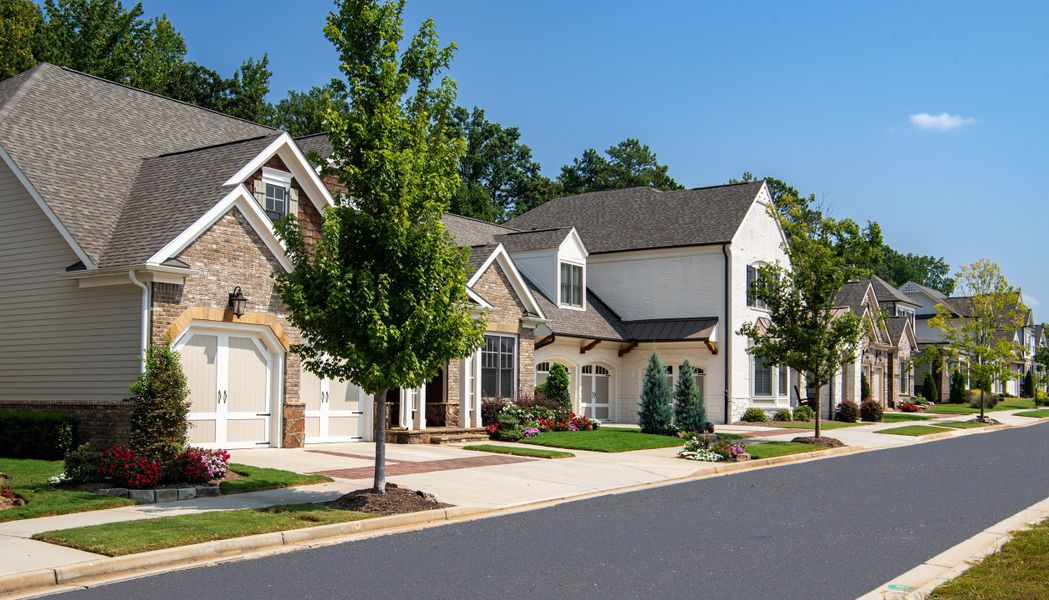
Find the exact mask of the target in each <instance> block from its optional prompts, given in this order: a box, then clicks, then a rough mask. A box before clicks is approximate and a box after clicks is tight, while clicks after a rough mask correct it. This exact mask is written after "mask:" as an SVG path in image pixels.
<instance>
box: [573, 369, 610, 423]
mask: <svg viewBox="0 0 1049 600" xmlns="http://www.w3.org/2000/svg"><path fill="white" fill-rule="evenodd" d="M582 379H583V381H582V392H583V394H582V398H581V402H580V409H581V410H582V413H583V414H584V415H586V416H587V417H590V418H591V419H597V420H599V421H607V420H608V419H609V418H611V417H610V415H611V411H610V408H611V403H610V396H611V390H610V385H611V378H610V377H609V372H608V369H606V368H604V367H602V366H601V365H586V366H584V367H583V369H582Z"/></svg>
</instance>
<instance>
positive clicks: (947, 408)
mask: <svg viewBox="0 0 1049 600" xmlns="http://www.w3.org/2000/svg"><path fill="white" fill-rule="evenodd" d="M1033 408H1035V405H1034V399H1033V398H1006V399H1004V400H1002V401H1001V402H999V403H998V404H997V405H996V406H995V407H994V408H987V409H985V411H984V412H997V411H1000V410H1018V409H1033ZM926 412H930V413H934V414H939V415H978V414H980V409H979V408H973V407H971V406H969V404H968V403H965V404H937V405H936V406H934V407H932V408H930V409H929V410H928V411H926Z"/></svg>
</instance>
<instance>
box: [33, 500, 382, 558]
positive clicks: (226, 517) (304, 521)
mask: <svg viewBox="0 0 1049 600" xmlns="http://www.w3.org/2000/svg"><path fill="white" fill-rule="evenodd" d="M372 516H374V515H369V514H365V513H361V512H354V511H348V510H337V509H334V508H328V507H325V506H320V505H317V504H291V505H288V506H271V507H269V508H262V509H258V510H255V509H247V508H245V509H240V510H227V511H215V512H206V513H199V514H194V515H181V516H177V517H160V518H157V519H143V520H141V521H128V522H124V523H109V524H106V525H93V526H90V527H77V528H75V529H63V530H60V531H46V532H44V533H38V534H36V535H34V536H33V539H35V540H41V541H44V542H50V543H52V544H58V545H60V546H68V547H70V548H77V549H79V550H86V551H88V552H94V553H96V554H104V555H106V556H121V555H124V554H134V553H136V552H148V551H150V550H160V549H161V548H173V547H175V546H185V545H187V544H198V543H200V542H210V541H213V540H225V539H229V538H235V537H242V536H245V535H255V534H258V533H268V532H271V531H285V530H288V529H302V528H304V527H316V526H318V525H329V524H331V523H343V522H346V521H359V520H361V519H367V518H370V517H372Z"/></svg>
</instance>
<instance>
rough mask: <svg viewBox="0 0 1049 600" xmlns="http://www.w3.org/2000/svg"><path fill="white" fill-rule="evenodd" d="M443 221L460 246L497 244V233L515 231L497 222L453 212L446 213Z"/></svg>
mask: <svg viewBox="0 0 1049 600" xmlns="http://www.w3.org/2000/svg"><path fill="white" fill-rule="evenodd" d="M441 222H442V223H444V227H445V228H446V229H447V230H448V233H451V234H452V237H453V238H455V243H457V244H459V245H460V246H483V245H487V244H497V243H498V242H497V241H496V239H495V236H497V235H503V234H506V233H513V232H514V231H515V230H514V229H511V228H509V227H504V226H502V225H496V224H495V223H489V222H487V221H480V220H478V219H471V218H470V217H463V216H460V215H456V214H453V213H446V214H445V215H444V216H443V217H441Z"/></svg>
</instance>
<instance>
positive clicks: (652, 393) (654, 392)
mask: <svg viewBox="0 0 1049 600" xmlns="http://www.w3.org/2000/svg"><path fill="white" fill-rule="evenodd" d="M637 415H638V417H639V424H640V425H641V431H643V432H644V433H655V434H659V435H666V434H670V433H674V432H675V429H674V407H673V406H672V405H671V401H670V384H669V383H667V367H666V365H664V364H663V361H662V360H660V359H659V355H658V354H656V353H655V352H653V353H652V356H650V357H649V359H648V369H646V370H645V376H644V379H643V380H642V382H641V410H639V411H638V413H637Z"/></svg>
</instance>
